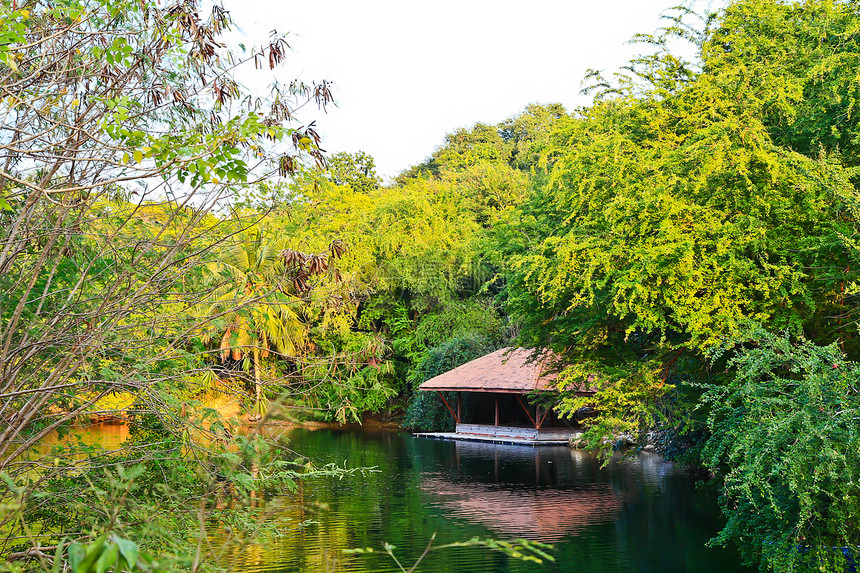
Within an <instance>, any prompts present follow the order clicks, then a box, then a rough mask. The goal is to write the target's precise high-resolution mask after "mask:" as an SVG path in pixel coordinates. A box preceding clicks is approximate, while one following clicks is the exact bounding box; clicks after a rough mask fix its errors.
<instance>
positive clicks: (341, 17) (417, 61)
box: [225, 0, 679, 177]
mask: <svg viewBox="0 0 860 573" xmlns="http://www.w3.org/2000/svg"><path fill="white" fill-rule="evenodd" d="M678 3H679V1H678V0H602V1H586V0H568V1H562V0H532V1H530V2H522V1H518V2H511V1H508V0H493V1H487V0H433V1H432V2H429V1H424V2H418V1H414V0H351V1H350V0H328V1H314V0H310V1H308V0H305V1H303V2H294V1H289V0H241V1H237V0H226V1H225V6H226V8H227V9H228V10H230V12H231V13H232V15H233V19H234V21H235V23H236V24H237V25H238V26H239V27H240V28H241V29H242V31H243V32H245V33H246V34H247V35H248V36H255V37H257V38H258V39H259V38H261V37H263V38H265V37H267V34H268V32H269V31H270V30H273V29H275V30H277V31H278V32H289V36H288V41H289V43H290V45H291V46H292V48H293V50H292V53H291V54H290V56H289V57H290V62H289V65H287V66H286V67H284V68H282V69H281V71H279V74H281V76H282V77H281V79H282V80H284V81H289V80H290V79H291V78H292V77H300V78H302V79H303V80H305V81H306V82H308V81H311V80H320V79H327V80H330V81H332V82H334V85H335V96H336V98H337V101H338V107H336V108H330V109H329V112H328V114H322V113H319V112H316V110H304V111H303V112H302V114H301V120H302V121H310V120H311V119H315V120H316V122H317V125H318V126H319V128H320V132H321V134H322V135H323V137H324V145H323V147H325V148H326V149H327V150H328V151H329V152H332V153H333V152H337V151H348V152H354V151H358V150H362V151H365V152H367V153H369V154H370V155H372V156H373V157H374V159H375V160H376V165H377V169H378V172H379V173H380V175H383V176H384V177H392V176H394V175H397V174H398V173H399V172H400V171H402V170H403V169H405V168H407V167H409V166H411V165H414V164H416V163H419V162H420V161H422V160H423V159H424V158H425V157H427V156H428V155H430V154H431V153H432V152H433V149H434V148H435V147H436V146H438V145H440V144H441V143H442V141H443V138H444V136H445V134H446V133H449V132H451V131H453V130H455V129H457V128H459V127H470V126H472V125H474V124H475V123H476V122H484V123H498V122H501V121H503V120H504V119H506V118H508V117H511V116H513V115H515V114H517V113H518V112H520V111H522V110H523V109H524V108H525V106H526V105H527V104H529V103H553V102H559V103H562V104H564V105H565V107H567V108H568V109H569V110H572V109H574V108H576V107H578V106H581V105H584V104H587V103H588V101H589V99H588V98H586V97H583V96H581V95H579V90H580V82H581V80H582V78H583V76H584V74H585V72H586V70H587V69H589V68H596V69H601V70H605V71H609V72H611V71H614V70H617V69H618V68H619V67H620V66H621V65H623V64H624V63H625V62H626V61H627V60H628V59H629V58H630V57H631V56H632V55H633V54H634V53H636V52H637V51H638V50H641V48H639V47H636V46H631V45H629V44H628V43H627V42H628V40H629V39H630V38H631V37H632V36H633V34H635V33H637V32H652V31H654V30H655V29H656V28H657V27H658V26H659V25H660V14H661V13H662V12H663V11H664V10H666V9H667V8H670V7H672V6H674V5H677V4H678Z"/></svg>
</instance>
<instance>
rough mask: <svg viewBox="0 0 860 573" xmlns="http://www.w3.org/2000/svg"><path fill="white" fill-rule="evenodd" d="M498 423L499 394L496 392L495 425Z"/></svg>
mask: <svg viewBox="0 0 860 573" xmlns="http://www.w3.org/2000/svg"><path fill="white" fill-rule="evenodd" d="M498 425H499V395H498V394H496V426H498Z"/></svg>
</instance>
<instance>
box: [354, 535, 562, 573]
mask: <svg viewBox="0 0 860 573" xmlns="http://www.w3.org/2000/svg"><path fill="white" fill-rule="evenodd" d="M435 540H436V534H435V533H434V534H433V535H432V536H431V537H430V541H429V542H428V543H427V547H426V548H425V549H424V552H423V553H422V554H421V556H420V557H418V559H416V560H415V563H413V564H412V566H411V567H409V568H408V569H407V568H406V567H404V565H403V564H402V563H401V562H400V560H399V559H398V558H397V556H396V555H394V550H395V549H396V547H395V546H394V545H391V544H390V543H386V544H384V545H383V550H384V551H385V553H386V554H388V555H389V556H390V557H391V559H392V561H394V563H395V564H396V565H397V568H398V569H399V570H400V571H402V572H403V573H413V572H414V571H417V570H418V566H419V565H420V564H421V562H422V561H423V560H424V558H425V557H427V555H428V554H429V553H430V552H431V551H440V550H445V549H453V548H456V547H484V548H487V549H492V550H495V551H499V552H501V553H504V554H505V555H509V556H511V557H514V558H516V559H521V560H523V561H531V562H533V563H543V561H544V560H547V561H553V562H554V561H555V558H554V557H553V556H552V555H550V554H549V551H551V550H552V545H549V544H546V543H540V542H538V541H529V540H527V539H514V540H513V541H499V540H496V539H481V538H479V537H473V538H472V539H470V540H468V541H459V542H455V543H446V544H444V545H433V541H435ZM343 552H344V553H346V554H365V553H374V549H373V548H372V547H367V548H359V549H344V550H343Z"/></svg>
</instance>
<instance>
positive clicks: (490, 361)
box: [419, 348, 594, 443]
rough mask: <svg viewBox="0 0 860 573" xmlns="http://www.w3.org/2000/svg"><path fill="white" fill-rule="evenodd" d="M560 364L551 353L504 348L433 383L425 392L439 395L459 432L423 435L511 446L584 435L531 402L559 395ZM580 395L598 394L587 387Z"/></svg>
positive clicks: (582, 389) (426, 386)
mask: <svg viewBox="0 0 860 573" xmlns="http://www.w3.org/2000/svg"><path fill="white" fill-rule="evenodd" d="M556 362H557V358H556V356H555V355H553V354H552V353H550V352H544V353H543V355H540V356H539V357H538V358H533V351H531V350H526V349H522V348H503V349H501V350H497V351H495V352H492V353H490V354H487V355H486V356H482V357H481V358H477V359H475V360H472V361H471V362H467V363H466V364H463V365H462V366H458V367H457V368H454V369H453V370H449V371H448V372H445V373H444V374H440V375H439V376H436V377H435V378H431V379H430V380H427V381H426V382H424V383H423V384H421V386H420V387H419V390H421V391H422V392H437V393H438V394H439V396H440V398H441V399H442V401H443V402H444V403H445V406H446V407H447V408H448V411H449V412H450V413H451V416H453V418H454V422H455V423H456V432H455V433H454V434H450V433H445V434H438V433H437V434H421V435H423V436H428V437H448V438H459V439H476V440H486V441H494V442H509V443H520V442H534V443H558V442H563V441H567V440H568V439H570V437H571V436H573V435H576V434H578V433H579V429H578V428H576V427H575V426H574V425H572V424H570V423H569V422H568V421H566V420H562V419H559V418H558V416H556V414H555V412H554V411H553V410H552V408H546V407H545V408H541V407H540V406H531V405H529V403H528V400H527V399H526V398H525V395H527V394H530V393H532V392H534V391H537V390H546V391H550V392H551V391H554V390H555V381H556V374H555V371H554V370H555V367H556V366H557V365H556ZM443 392H455V393H456V399H455V400H448V399H447V398H446V397H445V395H444V394H443ZM466 394H471V395H473V396H472V400H470V403H471V404H472V405H473V407H472V408H471V409H470V412H469V416H466V417H468V418H469V419H465V418H466V417H464V415H463V413H464V412H463V396H464V395H466ZM577 394H580V395H593V394H594V392H593V391H591V390H590V389H589V388H588V387H587V383H586V384H584V385H583V387H582V388H579V389H578V390H577ZM475 395H478V396H475Z"/></svg>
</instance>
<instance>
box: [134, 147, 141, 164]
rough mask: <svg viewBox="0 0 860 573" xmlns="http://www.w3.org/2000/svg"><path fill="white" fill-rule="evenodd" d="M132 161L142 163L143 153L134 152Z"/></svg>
mask: <svg viewBox="0 0 860 573" xmlns="http://www.w3.org/2000/svg"><path fill="white" fill-rule="evenodd" d="M134 160H135V162H137V163H140V162H141V161H143V153H141V152H140V150H136V151H135V152H134Z"/></svg>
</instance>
